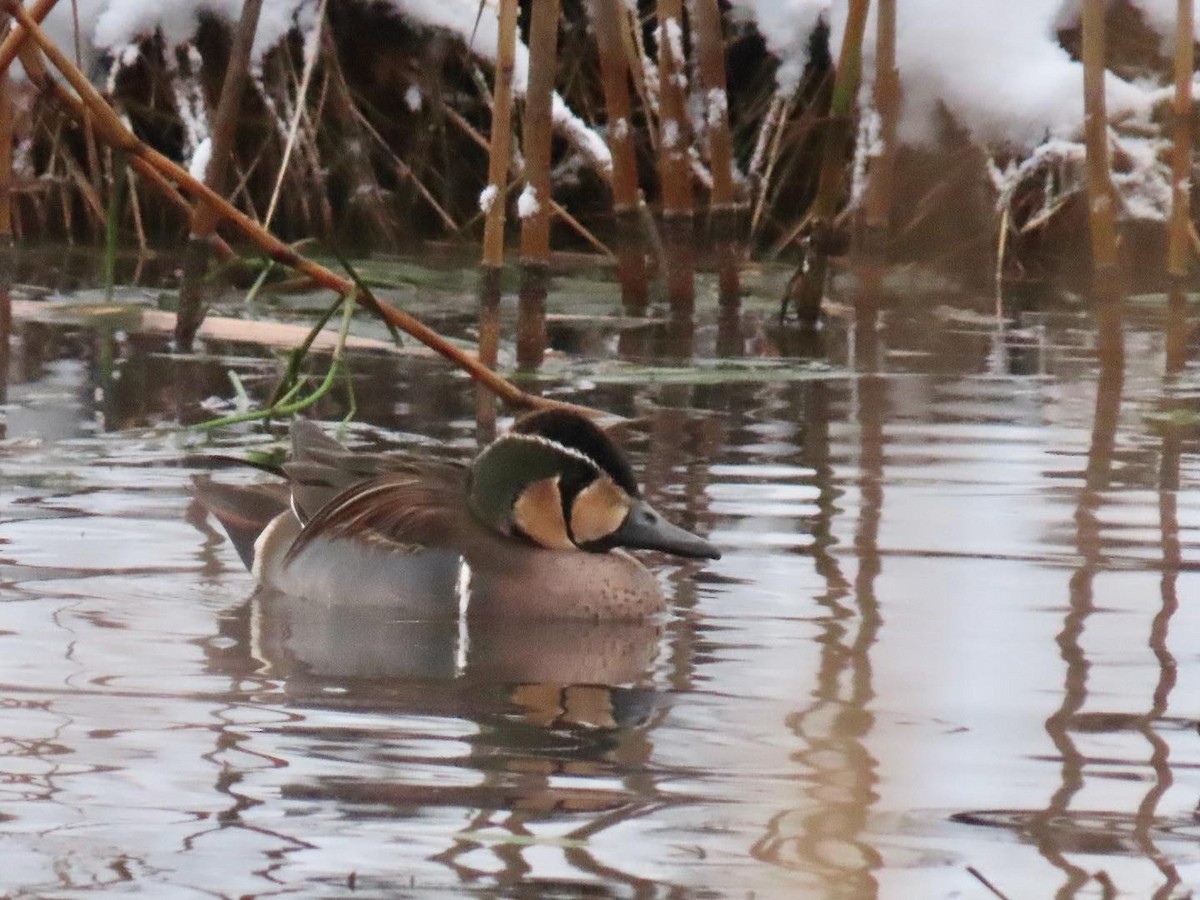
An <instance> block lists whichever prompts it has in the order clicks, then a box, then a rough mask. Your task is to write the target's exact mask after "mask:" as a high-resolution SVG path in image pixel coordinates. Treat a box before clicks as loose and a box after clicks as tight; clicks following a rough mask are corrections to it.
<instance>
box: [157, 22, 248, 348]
mask: <svg viewBox="0 0 1200 900" xmlns="http://www.w3.org/2000/svg"><path fill="white" fill-rule="evenodd" d="M262 4H263V0H244V2H243V4H242V16H241V19H240V21H239V22H238V26H237V31H236V32H235V33H234V36H233V46H232V47H230V49H229V65H228V66H227V67H226V69H225V81H224V82H223V83H222V85H221V99H220V100H219V101H218V103H217V112H216V121H215V123H214V127H213V132H212V137H211V138H210V139H209V140H210V144H209V153H208V164H207V165H206V166H205V170H204V173H203V174H204V179H203V180H204V183H205V184H206V185H208V186H209V187H210V188H212V189H213V190H214V191H215V192H216V193H218V194H222V193H224V191H225V178H226V173H227V172H228V171H229V159H230V157H231V156H232V155H233V141H234V138H235V137H236V136H237V123H238V119H239V117H240V114H241V109H242V94H243V93H245V90H246V81H247V79H248V75H249V72H250V51H251V50H252V49H253V47H254V34H255V32H256V31H258V14H259V12H260V11H261V10H262ZM196 155H197V156H200V155H201V151H200V150H197V152H196ZM218 219H219V214H218V212H217V209H216V208H215V207H214V206H212V205H210V204H208V203H205V202H204V201H203V200H201V201H199V202H197V203H196V207H195V213H193V215H192V221H191V230H190V233H189V234H188V248H187V255H186V256H185V258H184V267H183V279H182V281H181V283H180V286H179V315H178V317H177V318H176V319H175V346H176V348H177V349H178V350H179V351H180V352H181V353H190V352H191V350H192V341H193V339H194V338H195V336H196V330H197V329H198V328H199V327H200V324H201V323H202V322H203V321H204V298H203V295H202V290H201V288H202V283H203V280H204V275H205V272H206V271H207V269H208V239H209V237H210V236H211V235H212V233H213V232H214V231H215V230H216V227H217V221H218Z"/></svg>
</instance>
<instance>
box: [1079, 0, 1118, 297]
mask: <svg viewBox="0 0 1200 900" xmlns="http://www.w3.org/2000/svg"><path fill="white" fill-rule="evenodd" d="M1104 12H1105V3H1104V0H1083V112H1084V124H1083V131H1084V143H1085V145H1086V147H1087V192H1088V220H1089V222H1090V224H1091V237H1092V270H1093V275H1094V276H1095V278H1096V279H1097V281H1099V280H1100V279H1101V278H1103V277H1104V276H1105V275H1108V274H1111V273H1112V271H1113V270H1114V269H1116V267H1117V228H1116V209H1115V202H1114V197H1113V188H1112V180H1111V178H1110V177H1109V164H1108V111H1107V104H1106V102H1105V96H1104V71H1105V69H1104V55H1105V54H1104V29H1105V24H1104Z"/></svg>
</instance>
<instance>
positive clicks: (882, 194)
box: [864, 0, 900, 252]
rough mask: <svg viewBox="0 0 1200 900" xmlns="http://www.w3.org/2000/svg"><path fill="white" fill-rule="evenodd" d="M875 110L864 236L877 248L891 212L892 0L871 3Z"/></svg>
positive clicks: (894, 115) (896, 107) (895, 105)
mask: <svg viewBox="0 0 1200 900" xmlns="http://www.w3.org/2000/svg"><path fill="white" fill-rule="evenodd" d="M875 9H876V14H875V15H876V18H875V87H874V95H875V112H876V113H878V115H879V142H880V145H881V152H880V154H879V155H878V156H877V157H875V159H874V160H873V161H872V163H871V171H870V181H869V183H868V184H867V197H866V212H865V214H864V222H865V225H866V239H867V242H868V245H869V247H868V249H869V250H871V251H872V252H876V251H879V250H880V249H882V246H883V244H884V242H885V240H886V238H887V230H888V225H889V224H890V222H891V212H892V176H893V172H894V170H895V162H896V126H897V124H898V122H899V119H900V70H899V69H897V68H896V0H878V4H877V5H876V7H875Z"/></svg>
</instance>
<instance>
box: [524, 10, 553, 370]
mask: <svg viewBox="0 0 1200 900" xmlns="http://www.w3.org/2000/svg"><path fill="white" fill-rule="evenodd" d="M558 15H559V4H558V0H533V5H532V6H531V7H530V19H531V22H530V27H529V86H528V89H527V90H526V94H525V115H524V123H523V125H524V128H523V132H522V147H523V150H524V153H525V190H524V192H523V193H522V199H521V201H520V202H519V204H518V206H519V209H518V213H519V215H520V218H521V287H520V290H519V296H518V304H517V364H518V365H519V366H520V367H521V368H526V369H536V368H537V367H538V366H540V365H541V363H542V354H543V353H544V352H545V348H546V287H547V279H548V277H549V270H550V203H549V202H548V201H549V198H550V191H551V185H550V140H551V137H552V133H551V132H552V128H553V124H554V123H553V120H552V117H551V113H552V100H553V96H554V77H555V72H556V70H557V68H558Z"/></svg>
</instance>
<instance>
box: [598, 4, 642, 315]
mask: <svg viewBox="0 0 1200 900" xmlns="http://www.w3.org/2000/svg"><path fill="white" fill-rule="evenodd" d="M591 10H592V25H593V27H594V29H595V32H596V45H597V49H598V51H599V55H600V80H601V86H602V87H603V88H604V109H605V112H606V113H607V115H608V149H609V152H610V153H611V154H612V161H613V179H612V192H613V213H614V215H615V218H616V220H617V232H618V234H617V278H618V280H619V281H620V282H621V300H622V302H623V303H624V304H625V307H626V309H628V310H629V311H631V312H638V311H641V310H644V309H645V307H646V304H647V303H648V302H649V299H650V297H649V290H648V287H649V286H648V285H647V283H646V254H645V252H644V248H643V246H642V240H641V237H640V234H641V232H640V229H641V224H640V219H641V217H640V215H639V207H640V206H641V202H642V201H641V193H640V192H639V191H638V171H637V155H636V153H635V152H634V145H633V127H632V125H631V124H630V123H631V122H632V121H633V102H632V100H631V98H630V94H629V76H630V71H629V59H628V57H627V56H626V54H625V47H624V44H623V43H622V39H621V28H622V24H623V22H624V11H623V9H622V7H621V0H592V5H591Z"/></svg>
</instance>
